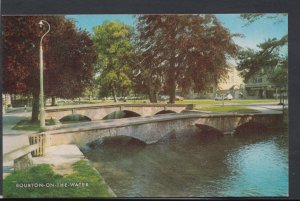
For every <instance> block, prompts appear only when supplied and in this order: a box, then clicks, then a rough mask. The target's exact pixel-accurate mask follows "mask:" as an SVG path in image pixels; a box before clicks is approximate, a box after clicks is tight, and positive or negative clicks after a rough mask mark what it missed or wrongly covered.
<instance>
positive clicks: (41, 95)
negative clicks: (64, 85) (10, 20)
mask: <svg viewBox="0 0 300 201" xmlns="http://www.w3.org/2000/svg"><path fill="white" fill-rule="evenodd" d="M45 24H47V25H48V30H47V31H46V33H44V35H43V36H42V37H41V41H40V127H41V128H44V127H45V125H46V123H45V108H44V59H43V44H42V42H43V39H44V37H45V36H46V34H47V33H49V31H50V24H49V23H48V22H47V21H45V20H41V21H40V22H39V25H40V27H43V26H44V25H45Z"/></svg>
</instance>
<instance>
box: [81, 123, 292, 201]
mask: <svg viewBox="0 0 300 201" xmlns="http://www.w3.org/2000/svg"><path fill="white" fill-rule="evenodd" d="M249 128H250V127H248V129H249ZM241 131H242V130H241ZM211 132H212V133H211V134H213V131H211ZM251 132H252V133H250V134H247V135H239V136H238V135H219V134H216V133H214V134H213V135H210V138H206V137H207V136H208V135H207V133H206V131H205V130H203V131H202V132H200V133H199V131H197V130H196V129H183V130H179V131H177V132H173V133H172V134H170V135H168V136H165V137H164V138H162V139H161V140H159V141H158V142H157V143H154V144H151V145H145V144H144V143H142V142H141V141H137V140H134V139H130V138H129V137H122V136H117V137H107V138H104V140H101V142H100V141H98V143H94V144H93V147H90V149H87V150H85V153H84V154H85V156H86V157H87V158H88V159H89V160H90V161H91V162H92V164H93V166H94V167H96V169H97V170H98V171H99V172H100V173H101V175H102V176H103V177H104V179H105V181H106V182H107V183H108V184H109V185H110V187H111V188H112V189H113V191H114V192H115V193H116V194H117V196H120V197H189V196H191V197H219V196H224V197H226V196H231V197H234V196H247V197H251V196H287V194H288V145H287V142H288V140H287V136H288V135H287V132H286V131H282V130H281V131H274V130H273V131H270V132H268V133H267V132H260V130H258V129H252V131H251Z"/></svg>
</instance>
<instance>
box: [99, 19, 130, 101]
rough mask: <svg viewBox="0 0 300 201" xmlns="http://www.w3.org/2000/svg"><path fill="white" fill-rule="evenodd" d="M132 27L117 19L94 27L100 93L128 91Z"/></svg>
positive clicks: (104, 94)
mask: <svg viewBox="0 0 300 201" xmlns="http://www.w3.org/2000/svg"><path fill="white" fill-rule="evenodd" d="M131 35H132V29H131V28H130V27H129V26H128V25H125V24H122V23H121V22H117V21H108V22H105V23H103V24H102V25H100V26H97V27H95V28H94V35H93V41H94V43H95V46H96V50H97V54H98V57H97V65H96V68H95V71H96V73H97V74H98V79H97V80H98V83H99V85H100V86H101V89H100V94H101V95H102V96H107V95H109V94H111V93H112V94H113V95H114V98H115V101H117V99H116V96H117V94H120V93H122V94H126V93H128V91H129V89H130V87H131V80H130V73H131V72H130V58H131V57H132V54H133V50H132V48H133V47H132V43H131Z"/></svg>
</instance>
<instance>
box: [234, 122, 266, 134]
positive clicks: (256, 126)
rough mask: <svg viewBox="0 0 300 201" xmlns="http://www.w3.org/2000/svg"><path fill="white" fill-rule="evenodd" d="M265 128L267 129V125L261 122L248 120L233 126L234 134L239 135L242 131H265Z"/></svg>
mask: <svg viewBox="0 0 300 201" xmlns="http://www.w3.org/2000/svg"><path fill="white" fill-rule="evenodd" d="M267 130H268V128H267V126H266V125H264V124H263V123H262V122H256V121H249V122H245V123H243V124H241V125H238V126H237V127H236V128H235V131H234V134H237V135H241V134H244V133H246V134H247V133H252V132H253V131H255V132H257V131H261V132H265V131H267Z"/></svg>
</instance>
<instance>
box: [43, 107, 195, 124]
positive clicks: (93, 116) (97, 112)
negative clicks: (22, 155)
mask: <svg viewBox="0 0 300 201" xmlns="http://www.w3.org/2000/svg"><path fill="white" fill-rule="evenodd" d="M187 109H188V110H190V109H193V105H192V104H190V105H187V104H153V103H152V104H113V105H103V104H101V105H96V104H95V105H77V106H74V105H72V106H66V107H63V108H61V107H60V108H59V107H52V108H49V109H46V110H45V113H46V114H45V117H46V119H51V118H52V119H56V120H61V119H62V118H63V117H66V116H69V115H74V114H80V115H83V116H85V117H88V118H89V119H90V120H91V121H94V120H101V119H103V118H104V117H106V116H107V115H109V114H112V113H113V112H117V111H124V112H129V113H132V114H134V115H135V116H142V117H144V116H153V115H156V114H160V113H180V112H182V111H184V110H187Z"/></svg>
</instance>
